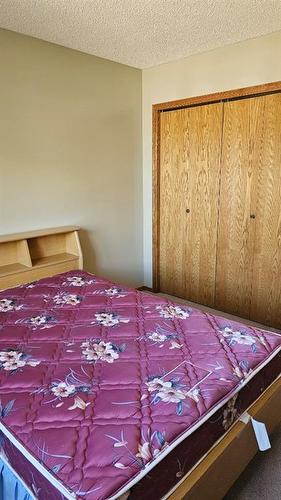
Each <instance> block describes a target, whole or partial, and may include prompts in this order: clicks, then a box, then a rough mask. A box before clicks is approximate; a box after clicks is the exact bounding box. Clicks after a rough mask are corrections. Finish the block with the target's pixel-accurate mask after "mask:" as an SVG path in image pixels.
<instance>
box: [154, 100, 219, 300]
mask: <svg viewBox="0 0 281 500" xmlns="http://www.w3.org/2000/svg"><path fill="white" fill-rule="evenodd" d="M221 132H222V104H221V103H218V104H209V105H204V106H197V107H193V108H185V109H181V110H176V111H168V112H163V113H161V123H160V216H159V227H160V228H159V240H160V248H159V269H160V276H159V278H160V280H159V281H160V290H161V291H162V292H166V293H169V294H171V295H176V296H179V297H184V298H187V299H190V300H193V301H196V302H199V303H202V304H209V305H213V304H214V296H215V272H216V241H217V217H218V199H219V178H220V154H221Z"/></svg>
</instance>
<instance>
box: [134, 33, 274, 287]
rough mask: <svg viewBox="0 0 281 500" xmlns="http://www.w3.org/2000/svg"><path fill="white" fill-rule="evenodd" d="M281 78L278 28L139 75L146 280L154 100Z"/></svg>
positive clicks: (149, 260)
mask: <svg viewBox="0 0 281 500" xmlns="http://www.w3.org/2000/svg"><path fill="white" fill-rule="evenodd" d="M278 80H281V31H280V32H277V33H274V34H272V35H268V36H264V37H260V38H256V39H253V40H248V41H246V42H241V43H237V44H235V45H229V46H226V47H223V48H220V49H216V50H213V51H210V52H206V53H203V54H199V55H195V56H190V57H187V58H185V59H181V60H179V61H174V62H171V63H167V64H162V65H160V66H155V67H153V68H149V69H145V70H143V73H142V85H143V87H142V92H143V98H142V99H143V100H142V102H143V110H142V113H143V207H144V213H143V223H144V278H145V284H146V285H147V286H151V278H152V223H151V222H152V221H151V218H152V189H151V186H152V155H151V149H152V141H151V139H152V127H151V120H152V113H151V110H152V104H156V103H159V102H165V101H171V100H174V99H183V98H186V97H191V96H196V95H203V94H209V93H212V92H219V91H223V90H230V89H235V88H240V87H248V86H251V85H258V84H261V83H267V82H274V81H278Z"/></svg>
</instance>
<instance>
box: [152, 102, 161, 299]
mask: <svg viewBox="0 0 281 500" xmlns="http://www.w3.org/2000/svg"><path fill="white" fill-rule="evenodd" d="M160 116H161V113H160V112H158V111H157V110H155V109H152V154H153V161H152V228H153V230H152V261H153V262H152V276H153V283H152V286H153V291H154V292H158V291H159V281H160V280H159V258H160V209H159V207H160Z"/></svg>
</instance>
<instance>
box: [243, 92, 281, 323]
mask: <svg viewBox="0 0 281 500" xmlns="http://www.w3.org/2000/svg"><path fill="white" fill-rule="evenodd" d="M259 99H260V100H262V101H263V106H262V109H261V113H260V115H259V126H258V130H257V131H258V133H257V134H256V135H255V137H253V141H254V144H255V147H254V148H253V151H254V154H253V163H254V165H255V168H256V183H255V205H256V207H255V215H256V218H255V221H254V222H255V241H254V249H253V254H254V258H253V273H252V299H251V308H250V318H253V319H255V321H259V322H262V323H264V324H269V325H272V326H275V327H276V328H281V94H274V95H269V96H266V97H263V98H259Z"/></svg>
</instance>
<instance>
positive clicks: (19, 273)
mask: <svg viewBox="0 0 281 500" xmlns="http://www.w3.org/2000/svg"><path fill="white" fill-rule="evenodd" d="M78 230H79V228H78V227H76V226H66V227H62V228H51V229H46V230H40V231H33V232H29V233H19V234H16V235H7V236H1V237H0V289H3V288H7V287H11V286H16V285H20V284H23V283H26V282H28V281H31V280H37V279H40V278H42V277H48V276H53V275H54V274H58V273H62V272H64V271H69V270H71V269H82V251H81V247H80V242H79V235H78ZM15 242H16V245H15ZM22 242H23V243H22ZM1 245H2V250H1ZM5 245H6V247H5ZM4 247H5V248H4ZM7 250H9V255H7ZM1 268H2V277H1ZM30 278H31V279H30ZM280 364H281V362H280ZM248 413H249V414H250V415H251V416H252V417H254V418H255V419H256V420H260V421H262V422H264V423H265V424H266V427H267V430H268V433H269V434H271V433H272V432H274V430H276V429H277V427H278V426H279V425H280V423H281V376H279V377H278V378H277V379H276V380H275V381H274V382H273V383H272V384H271V385H270V387H268V388H267V389H266V390H265V391H264V392H263V394H262V395H261V396H260V397H259V398H258V399H257V400H256V401H255V402H254V403H253V404H252V405H251V406H250V408H249V409H248ZM257 451H258V448H257V443H256V438H255V435H254V432H253V429H252V424H251V422H250V421H249V422H248V423H247V424H244V423H242V422H241V421H236V422H235V423H234V424H233V426H232V427H231V428H230V429H229V431H228V432H227V433H226V434H225V435H224V436H223V437H222V438H221V439H220V440H219V442H218V443H217V444H215V445H214V446H213V447H212V448H211V449H210V451H209V452H208V453H207V454H206V455H205V456H204V457H203V458H202V459H201V461H200V462H199V463H198V464H197V465H196V466H195V467H194V468H193V469H192V471H191V472H190V473H188V474H187V475H186V476H185V477H184V478H183V479H182V480H181V481H180V482H179V483H178V485H177V486H176V487H175V488H174V489H173V490H172V491H171V492H170V493H167V495H166V498H168V499H169V500H182V499H188V500H206V499H208V500H220V499H222V498H223V496H224V495H225V494H226V493H227V491H228V490H229V489H230V487H231V486H232V485H233V483H234V482H235V481H236V479H237V478H238V477H239V475H240V474H241V473H242V472H243V470H244V469H245V467H246V466H247V465H248V463H249V462H250V460H251V459H252V458H253V457H254V455H255V454H256V453H257ZM265 453H266V452H265ZM226 463H227V468H226V467H225V464H226Z"/></svg>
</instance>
